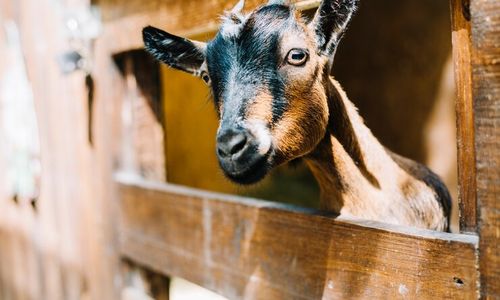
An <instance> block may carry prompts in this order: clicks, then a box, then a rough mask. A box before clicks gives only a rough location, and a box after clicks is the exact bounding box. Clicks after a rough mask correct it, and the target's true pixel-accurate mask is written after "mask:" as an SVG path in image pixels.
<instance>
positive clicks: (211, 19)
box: [95, 0, 320, 53]
mask: <svg viewBox="0 0 500 300" xmlns="http://www.w3.org/2000/svg"><path fill="white" fill-rule="evenodd" d="M95 2H96V3H95V4H97V5H98V6H99V8H100V10H101V13H102V15H103V20H104V33H103V35H102V36H101V39H103V40H104V41H108V43H107V44H108V46H109V51H110V52H111V53H119V52H124V51H128V50H134V49H139V48H142V47H143V42H142V35H141V32H142V28H144V27H145V26H147V25H152V26H156V27H159V28H162V29H164V30H167V31H169V32H172V33H174V34H177V35H181V36H187V37H200V38H204V37H205V35H207V34H209V33H213V32H215V31H216V30H217V28H218V26H219V22H220V16H221V14H222V13H223V12H224V11H227V10H229V9H231V7H232V6H234V5H235V4H236V2H237V1H236V0H229V1H228V0H216V1H199V0H183V1H162V0H148V1H143V0H98V1H95ZM291 2H293V3H295V5H296V7H297V8H298V9H300V10H306V9H311V8H314V7H317V5H318V4H319V2H320V1H319V0H295V1H291ZM263 3H265V1H262V0H247V1H246V5H245V10H248V11H249V10H251V9H254V8H255V7H257V6H259V5H262V4H263ZM206 37H208V35H207V36H206ZM206 37H205V38H206ZM109 41H112V42H109Z"/></svg>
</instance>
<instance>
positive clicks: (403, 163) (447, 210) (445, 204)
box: [386, 149, 452, 232]
mask: <svg viewBox="0 0 500 300" xmlns="http://www.w3.org/2000/svg"><path fill="white" fill-rule="evenodd" d="M386 151H387V153H388V154H389V155H390V156H391V157H392V159H393V160H394V161H395V162H396V163H397V164H398V165H399V167H400V168H401V169H403V170H404V171H405V172H406V173H408V174H410V175H412V176H413V177H414V178H416V179H418V180H420V181H423V182H424V183H425V184H426V185H427V186H428V187H430V188H432V189H433V190H434V192H435V193H436V196H437V200H438V202H439V205H440V206H441V208H442V210H443V212H444V215H445V217H446V220H447V221H448V222H447V227H446V228H445V231H447V232H449V231H450V215H451V201H452V199H451V196H450V193H449V192H448V188H446V186H445V185H444V183H443V182H442V181H441V179H440V178H439V176H438V175H436V174H435V173H434V172H432V171H431V170H430V169H429V168H427V167H426V166H424V165H422V164H419V163H417V162H415V161H413V160H411V159H408V158H405V157H402V156H400V155H398V154H396V153H394V152H392V151H390V150H388V149H386Z"/></svg>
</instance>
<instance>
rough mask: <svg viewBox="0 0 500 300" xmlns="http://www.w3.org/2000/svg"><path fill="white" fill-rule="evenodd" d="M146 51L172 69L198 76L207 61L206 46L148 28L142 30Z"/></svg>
mask: <svg viewBox="0 0 500 300" xmlns="http://www.w3.org/2000/svg"><path fill="white" fill-rule="evenodd" d="M142 38H143V40H144V45H145V47H146V51H147V52H149V53H150V54H151V55H153V57H154V58H156V59H157V60H159V61H161V62H163V63H166V64H167V65H169V66H171V67H172V68H175V69H178V70H181V71H185V72H188V73H191V74H193V75H198V74H199V72H200V67H201V65H202V64H203V62H204V61H205V52H206V44H205V43H202V42H196V41H191V40H188V39H185V38H182V37H178V36H175V35H173V34H170V33H168V32H165V31H163V30H161V29H158V28H155V27H152V26H148V27H145V28H144V29H143V30H142Z"/></svg>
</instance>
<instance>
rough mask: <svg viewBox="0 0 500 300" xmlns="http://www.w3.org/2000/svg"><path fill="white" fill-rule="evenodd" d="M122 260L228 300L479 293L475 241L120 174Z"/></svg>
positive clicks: (473, 295) (471, 296) (469, 295)
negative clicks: (330, 215) (203, 288)
mask: <svg viewBox="0 0 500 300" xmlns="http://www.w3.org/2000/svg"><path fill="white" fill-rule="evenodd" d="M119 181H120V183H119V189H120V191H121V202H120V205H121V220H122V221H121V226H120V228H121V229H120V242H121V251H122V254H123V255H125V256H127V257H129V258H130V259H132V260H133V261H135V262H138V263H140V264H143V265H145V266H147V267H149V268H151V269H153V270H155V271H158V272H162V273H164V274H168V275H169V276H178V277H182V278H185V279H187V280H189V281H192V282H194V283H196V284H199V285H201V286H203V287H205V288H208V289H211V290H213V291H215V292H217V293H219V294H221V295H223V296H226V297H228V298H230V299H306V298H307V299H320V298H324V299H342V298H345V297H350V298H356V299H361V298H364V299H373V298H385V299H390V298H396V297H397V298H401V297H409V298H422V299H426V298H427V299H431V298H433V299H438V298H461V299H474V298H476V297H477V290H476V286H477V271H476V267H475V261H476V259H475V248H476V242H477V238H476V237H475V236H469V235H453V234H446V233H440V232H433V231H427V230H415V229H411V228H399V229H395V226H388V225H383V224H380V223H375V222H366V221H364V222H363V221H354V220H343V221H340V220H335V219H334V218H331V217H326V216H321V215H319V214H317V213H315V212H314V211H309V210H304V209H295V208H291V207H289V206H284V205H279V204H273V203H269V202H265V201H256V200H252V199H244V198H238V197H232V196H231V197H230V196H225V195H220V194H213V193H206V192H200V191H196V190H194V189H188V188H184V187H179V186H173V185H167V184H161V183H151V182H145V181H141V180H138V179H133V178H131V177H126V176H121V177H119Z"/></svg>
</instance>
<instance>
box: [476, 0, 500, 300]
mask: <svg viewBox="0 0 500 300" xmlns="http://www.w3.org/2000/svg"><path fill="white" fill-rule="evenodd" d="M470 11H471V28H472V30H471V33H472V87H473V90H472V93H473V96H474V126H475V135H474V136H475V151H476V182H477V201H478V215H479V220H478V227H479V237H480V242H479V270H480V277H481V297H482V298H484V299H498V297H500V229H499V228H500V201H499V199H500V33H499V32H500V3H499V2H498V0H472V1H471V6H470Z"/></svg>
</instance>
